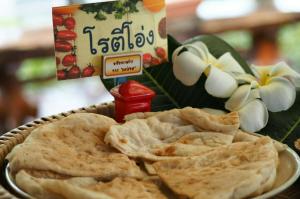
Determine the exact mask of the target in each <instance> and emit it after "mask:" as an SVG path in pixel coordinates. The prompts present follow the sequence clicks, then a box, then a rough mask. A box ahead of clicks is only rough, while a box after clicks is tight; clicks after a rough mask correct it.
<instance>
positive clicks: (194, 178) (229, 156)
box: [153, 137, 278, 199]
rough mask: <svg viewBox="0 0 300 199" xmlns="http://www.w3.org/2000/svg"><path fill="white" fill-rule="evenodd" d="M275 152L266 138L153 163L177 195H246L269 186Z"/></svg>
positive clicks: (201, 198)
mask: <svg viewBox="0 0 300 199" xmlns="http://www.w3.org/2000/svg"><path fill="white" fill-rule="evenodd" d="M277 165H278V153H277V151H276V148H275V147H274V145H273V142H272V140H271V139H270V138H268V137H262V138H259V139H257V140H256V141H254V142H240V143H234V144H231V145H229V146H223V147H218V148H216V149H215V150H214V151H211V152H209V153H206V154H203V155H200V156H194V157H184V158H176V159H173V160H164V161H159V162H156V163H154V164H153V167H154V168H155V170H156V172H157V174H158V175H159V176H160V177H161V179H162V180H163V181H164V182H165V183H166V184H167V185H168V186H169V187H170V188H171V189H172V190H173V191H174V192H175V193H177V194H179V195H181V196H185V197H189V198H195V199H231V198H247V197H252V196H256V195H259V194H261V193H263V192H265V191H268V190H270V189H271V187H272V185H273V183H274V181H275V178H276V168H277Z"/></svg>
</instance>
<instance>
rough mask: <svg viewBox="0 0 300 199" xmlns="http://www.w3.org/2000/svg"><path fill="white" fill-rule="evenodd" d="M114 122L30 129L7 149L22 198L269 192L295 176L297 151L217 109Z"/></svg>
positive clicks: (80, 116)
mask: <svg viewBox="0 0 300 199" xmlns="http://www.w3.org/2000/svg"><path fill="white" fill-rule="evenodd" d="M125 120H126V122H125V123H122V124H119V123H116V122H115V121H114V120H113V119H111V118H109V117H106V116H102V115H99V114H94V113H75V114H71V115H70V116H67V117H65V118H63V119H60V120H58V121H55V122H51V123H48V124H44V125H41V126H39V127H38V128H36V129H34V130H33V131H32V132H31V133H30V135H29V136H28V137H27V138H26V140H25V141H24V142H23V143H22V144H19V145H17V146H16V147H14V149H13V150H12V151H11V152H10V153H9V154H8V156H7V160H8V161H9V164H8V165H7V166H6V170H5V176H6V179H7V181H8V183H9V185H10V186H11V188H12V189H13V190H14V191H15V192H17V193H18V194H19V195H20V196H22V197H24V198H29V197H35V198H59V199H60V198H75V199H76V198H98V199H99V198H100V199H102V198H103V199H106V198H110V199H111V198H116V199H117V198H118V199H121V198H212V199H213V198H218V199H223V198H224V199H230V198H255V199H262V198H270V197H272V196H275V195H277V194H278V193H280V192H282V191H283V190H285V189H287V188H288V187H289V186H291V185H292V184H293V183H294V182H295V181H296V180H297V178H298V177H299V175H300V160H299V157H298V155H297V154H296V153H295V152H294V151H293V150H292V149H290V148H289V147H287V146H286V145H283V144H281V143H279V142H277V141H275V140H273V139H271V138H270V137H267V136H261V135H257V134H250V133H247V132H243V131H241V130H240V129H239V117H238V114H237V113H235V112H232V113H228V114H225V115H215V114H211V113H208V112H207V111H206V110H204V109H197V108H191V107H187V108H183V109H172V110H169V111H163V112H149V113H134V114H131V115H128V116H126V118H125Z"/></svg>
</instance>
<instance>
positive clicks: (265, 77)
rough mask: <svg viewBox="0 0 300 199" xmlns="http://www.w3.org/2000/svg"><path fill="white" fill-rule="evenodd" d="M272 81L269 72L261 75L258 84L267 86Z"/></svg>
mask: <svg viewBox="0 0 300 199" xmlns="http://www.w3.org/2000/svg"><path fill="white" fill-rule="evenodd" d="M270 79H271V77H270V75H269V74H268V73H267V72H265V73H262V74H261V75H260V79H258V83H259V85H260V86H265V85H267V84H268V83H269V81H270Z"/></svg>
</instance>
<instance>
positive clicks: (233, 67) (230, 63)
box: [216, 52, 245, 73]
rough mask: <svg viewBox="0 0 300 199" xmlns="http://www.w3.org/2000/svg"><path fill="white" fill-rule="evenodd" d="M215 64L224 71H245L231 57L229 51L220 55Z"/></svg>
mask: <svg viewBox="0 0 300 199" xmlns="http://www.w3.org/2000/svg"><path fill="white" fill-rule="evenodd" d="M216 64H217V66H218V68H221V69H222V70H223V71H225V72H231V73H245V71H244V69H243V68H242V67H241V65H240V64H239V63H238V62H237V61H236V60H235V59H234V58H233V57H232V55H231V54H230V53H229V52H228V53H225V54H224V55H222V56H221V57H220V58H219V59H218V61H217V63H216Z"/></svg>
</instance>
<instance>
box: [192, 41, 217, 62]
mask: <svg viewBox="0 0 300 199" xmlns="http://www.w3.org/2000/svg"><path fill="white" fill-rule="evenodd" d="M193 45H195V46H198V47H199V48H200V49H201V50H202V51H203V53H205V55H206V57H207V60H205V62H207V63H216V62H217V59H216V58H215V57H214V56H213V55H212V54H211V53H210V52H209V50H208V48H207V46H206V45H205V43H203V42H201V41H197V42H194V43H193Z"/></svg>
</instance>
